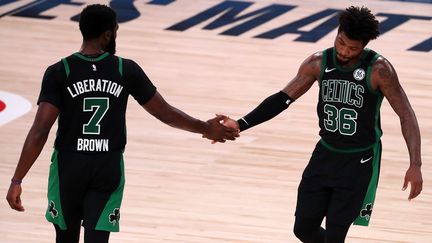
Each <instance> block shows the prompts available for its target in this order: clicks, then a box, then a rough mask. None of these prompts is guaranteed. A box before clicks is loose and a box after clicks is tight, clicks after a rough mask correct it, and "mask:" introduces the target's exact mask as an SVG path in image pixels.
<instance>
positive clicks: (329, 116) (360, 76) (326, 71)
mask: <svg viewBox="0 0 432 243" xmlns="http://www.w3.org/2000/svg"><path fill="white" fill-rule="evenodd" d="M378 57H379V54H377V53H376V52H374V51H372V50H370V49H364V51H363V53H362V55H361V58H360V60H359V62H358V63H357V64H355V65H353V66H352V67H350V68H344V67H342V66H340V65H338V63H337V61H336V52H335V50H334V48H329V49H327V50H325V51H323V57H322V65H321V74H320V80H319V87H320V89H319V98H318V100H319V101H318V106H317V113H318V117H319V126H320V128H321V130H320V133H319V134H320V136H321V142H322V143H323V144H324V145H326V146H327V147H330V148H334V149H342V150H348V149H352V150H358V149H360V150H361V149H367V148H368V147H370V146H372V145H373V144H375V143H376V142H377V141H379V139H380V137H381V135H382V130H381V124H380V107H381V102H382V99H383V94H382V93H381V92H380V91H379V90H378V91H375V90H373V89H372V87H371V80H370V79H371V71H372V64H373V63H374V62H375V61H376V59H377V58H378Z"/></svg>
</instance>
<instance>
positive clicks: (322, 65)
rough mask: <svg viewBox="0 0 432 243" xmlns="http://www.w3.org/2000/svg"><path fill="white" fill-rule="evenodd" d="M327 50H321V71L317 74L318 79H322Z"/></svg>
mask: <svg viewBox="0 0 432 243" xmlns="http://www.w3.org/2000/svg"><path fill="white" fill-rule="evenodd" d="M327 52H328V50H327V49H326V50H324V51H323V52H322V60H321V72H320V76H319V81H322V77H323V76H324V69H325V68H326V65H327Z"/></svg>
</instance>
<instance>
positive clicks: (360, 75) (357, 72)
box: [353, 68, 366, 81]
mask: <svg viewBox="0 0 432 243" xmlns="http://www.w3.org/2000/svg"><path fill="white" fill-rule="evenodd" d="M365 75H366V72H365V71H364V70H363V68H357V69H356V70H354V72H353V76H354V78H355V80H357V81H360V80H362V79H364V77H365Z"/></svg>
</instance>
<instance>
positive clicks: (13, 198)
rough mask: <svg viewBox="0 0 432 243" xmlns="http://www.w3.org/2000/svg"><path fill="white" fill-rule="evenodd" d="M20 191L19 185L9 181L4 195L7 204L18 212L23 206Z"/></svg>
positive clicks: (22, 209)
mask: <svg viewBox="0 0 432 243" xmlns="http://www.w3.org/2000/svg"><path fill="white" fill-rule="evenodd" d="M21 192H22V188H21V185H19V184H13V183H11V184H10V187H9V190H8V193H7V196H6V199H7V201H8V203H9V206H10V207H11V208H12V209H15V210H16V211H20V212H22V211H24V207H23V205H22V202H21Z"/></svg>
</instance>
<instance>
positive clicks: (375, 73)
mask: <svg viewBox="0 0 432 243" xmlns="http://www.w3.org/2000/svg"><path fill="white" fill-rule="evenodd" d="M372 77H373V78H374V79H378V80H384V81H391V80H392V79H394V78H396V71H395V69H394V68H393V65H392V64H391V63H390V62H389V60H387V59H386V58H385V57H383V56H380V57H378V59H377V60H376V61H375V62H374V64H373V65H372Z"/></svg>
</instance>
